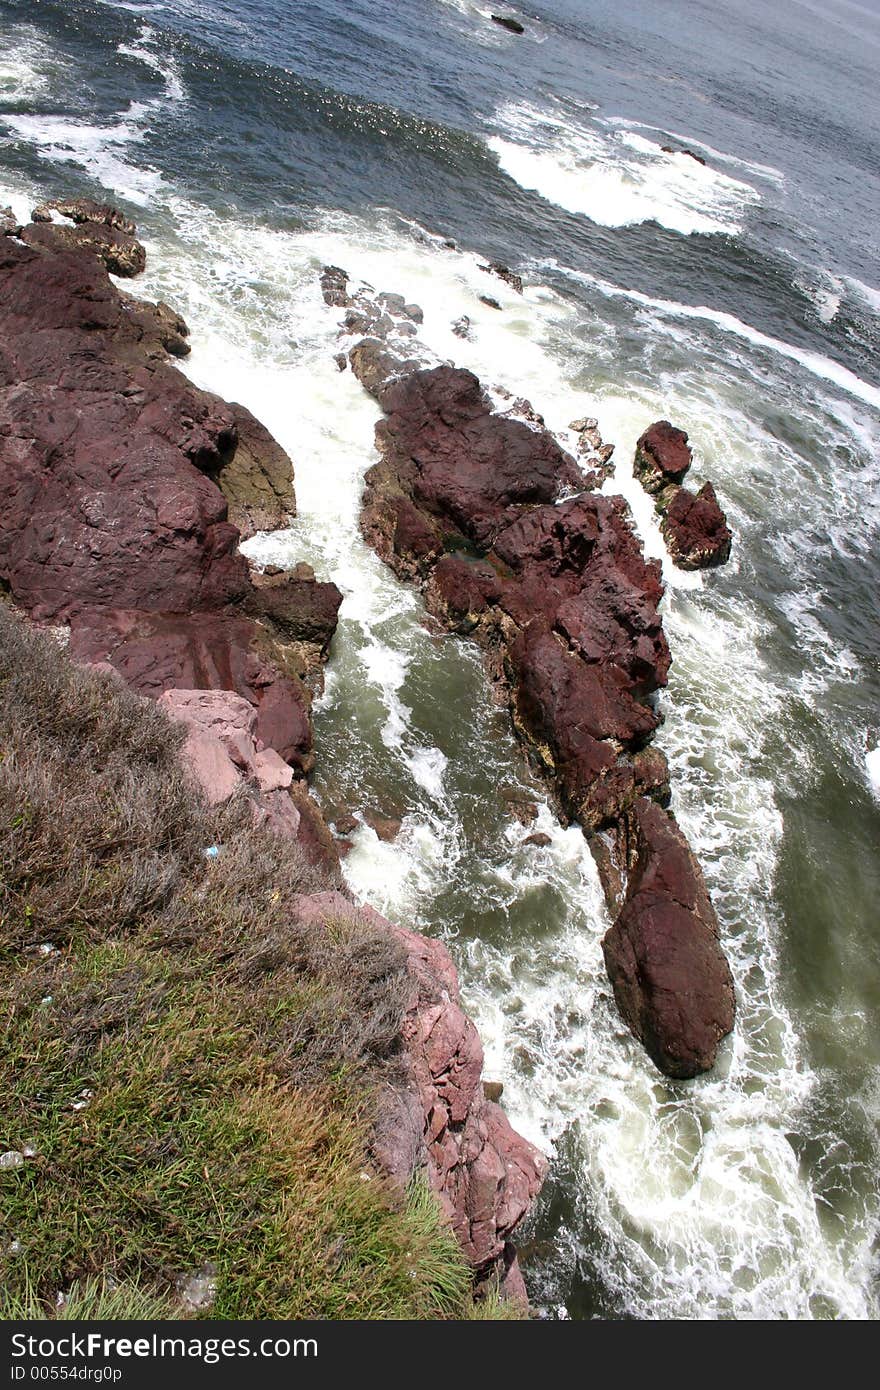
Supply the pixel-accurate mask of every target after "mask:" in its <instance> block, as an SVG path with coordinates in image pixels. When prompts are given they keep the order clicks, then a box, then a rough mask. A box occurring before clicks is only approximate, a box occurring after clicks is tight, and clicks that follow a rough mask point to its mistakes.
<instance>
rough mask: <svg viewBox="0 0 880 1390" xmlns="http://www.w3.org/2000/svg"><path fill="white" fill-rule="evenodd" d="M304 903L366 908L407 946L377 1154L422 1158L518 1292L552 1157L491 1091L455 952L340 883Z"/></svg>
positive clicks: (317, 907)
mask: <svg viewBox="0 0 880 1390" xmlns="http://www.w3.org/2000/svg"><path fill="white" fill-rule="evenodd" d="M299 911H300V913H301V915H302V917H303V919H304V920H305V921H314V922H315V923H316V924H317V923H323V922H326V921H328V920H334V919H338V918H339V917H342V918H343V919H345V918H347V917H350V916H351V915H352V914H353V913H355V912H360V913H361V914H362V915H363V916H366V917H367V918H368V920H370V921H372V922H374V923H376V924H377V925H380V926H382V927H383V928H384V930H386V931H388V932H390V933H391V934H392V935H393V936H394V937H395V938H396V939H397V940H398V941H399V942H400V943H401V945H402V946H403V947H404V949H405V950H406V954H407V960H408V965H409V975H410V981H411V989H410V996H409V1002H408V1005H407V1009H406V1016H405V1019H404V1024H403V1030H402V1038H403V1043H404V1049H405V1050H404V1059H403V1060H404V1078H403V1080H402V1082H401V1083H400V1084H399V1085H395V1086H389V1087H388V1088H387V1089H386V1091H385V1093H384V1096H383V1097H382V1101H381V1106H380V1115H379V1117H378V1122H377V1126H376V1138H375V1153H376V1157H377V1159H378V1161H379V1162H380V1163H381V1165H382V1167H383V1168H384V1169H385V1170H386V1171H387V1172H388V1173H390V1174H391V1175H392V1176H396V1177H397V1179H398V1180H399V1181H401V1182H405V1181H406V1180H407V1179H408V1178H409V1175H410V1174H411V1173H412V1172H413V1170H414V1169H415V1168H417V1167H419V1166H420V1165H424V1166H425V1167H426V1169H427V1173H428V1178H429V1181H430V1183H431V1186H432V1187H433V1189H434V1191H435V1192H436V1193H437V1194H438V1196H439V1197H440V1200H441V1202H442V1204H443V1206H444V1207H445V1209H446V1211H447V1212H448V1213H449V1216H450V1219H451V1221H452V1225H453V1228H454V1230H455V1232H456V1234H457V1235H458V1238H459V1240H460V1242H461V1245H462V1248H463V1249H464V1251H465V1252H466V1254H467V1255H468V1258H469V1259H470V1261H471V1263H472V1264H473V1266H474V1268H475V1270H477V1271H480V1272H484V1273H485V1272H487V1271H488V1270H489V1269H490V1268H492V1267H493V1266H496V1267H498V1266H499V1265H500V1266H501V1267H502V1268H504V1269H505V1271H506V1273H507V1280H508V1287H509V1290H510V1291H511V1292H514V1293H518V1292H520V1290H521V1281H519V1276H518V1271H517V1269H516V1266H515V1263H514V1259H513V1256H514V1252H513V1250H512V1247H511V1246H510V1240H509V1238H510V1235H511V1233H512V1232H513V1230H514V1229H515V1228H516V1226H517V1225H518V1223H519V1222H520V1220H521V1219H522V1217H523V1216H524V1215H525V1213H526V1211H527V1210H528V1208H529V1205H530V1203H531V1201H532V1199H533V1198H534V1197H535V1195H536V1194H537V1192H538V1191H539V1190H540V1187H541V1183H542V1181H543V1178H544V1174H545V1172H546V1169H547V1160H546V1159H545V1158H544V1156H543V1155H542V1154H541V1153H539V1152H538V1150H537V1149H535V1148H534V1147H533V1146H532V1145H531V1144H529V1143H528V1142H527V1141H526V1140H525V1139H523V1138H522V1137H521V1136H520V1135H518V1134H517V1133H516V1132H515V1131H514V1130H513V1129H512V1128H511V1126H510V1123H509V1121H508V1119H507V1117H506V1115H505V1114H504V1111H503V1110H502V1109H501V1107H500V1106H499V1105H496V1104H495V1103H494V1102H492V1101H489V1100H487V1099H486V1097H485V1094H484V1091H483V1085H482V1068H483V1049H482V1047H481V1045H480V1039H479V1037H478V1035H477V1030H476V1029H475V1027H474V1025H473V1023H472V1022H471V1020H470V1019H469V1018H468V1017H467V1015H466V1014H465V1013H464V1012H463V1010H462V1008H461V1004H460V1000H459V990H458V977H457V975H456V972H455V966H454V965H453V963H452V959H451V957H450V955H449V952H448V951H447V949H446V947H445V946H444V945H443V944H442V942H440V941H431V940H428V939H427V938H425V937H423V936H418V935H416V933H415V932H411V931H407V930H406V929H405V928H403V927H397V926H394V925H392V923H390V922H386V921H385V919H384V918H382V917H380V916H379V914H378V913H376V912H373V911H372V910H371V909H369V908H360V909H355V908H353V906H352V904H351V903H350V902H349V901H348V900H347V899H346V898H344V897H342V895H341V894H338V893H319V894H313V895H309V896H308V897H303V898H301V899H300V900H299Z"/></svg>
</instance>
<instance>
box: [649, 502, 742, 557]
mask: <svg viewBox="0 0 880 1390" xmlns="http://www.w3.org/2000/svg"><path fill="white" fill-rule="evenodd" d="M660 529H661V531H662V532H663V538H664V540H665V541H666V544H667V546H668V547H669V554H670V555H671V557H672V559H673V561H674V563H675V564H676V565H678V566H679V567H680V568H681V569H684V570H695V569H708V568H713V567H715V566H717V565H723V564H726V563H727V561H728V560H729V559H730V547H731V543H732V540H733V537H732V535H731V531H730V528H729V527H728V525H727V518H726V517H725V515H724V512H723V511H722V510H721V507H720V506H719V505H718V499H717V497H716V496H715V489H714V488H713V486H712V484H711V483H704V484H703V486H702V487H701V488H700V491H699V492H698V493H696V494H694V493H692V492H690V491H689V489H688V488H686V487H682V488H679V489H678V491H677V492H676V494H675V496H674V497H673V499H672V501H671V502H670V503H669V505H668V506H667V508H666V514H665V516H664V517H663V520H662V521H661V523H660Z"/></svg>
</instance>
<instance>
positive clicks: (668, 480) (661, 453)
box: [633, 420, 693, 493]
mask: <svg viewBox="0 0 880 1390" xmlns="http://www.w3.org/2000/svg"><path fill="white" fill-rule="evenodd" d="M692 461H693V455H692V454H691V450H690V446H689V444H688V437H687V435H686V434H685V432H684V430H680V429H677V428H676V427H675V425H671V424H670V423H669V421H668V420H658V421H657V422H656V423H655V424H653V425H651V426H649V428H648V429H646V430H645V432H644V434H643V435H641V437H640V438H639V440H638V443H637V444H636V457H635V464H634V466H633V472H634V473H635V475H636V477H637V478H638V479H639V482H640V483H641V484H642V487H643V488H644V489H645V491H646V492H651V493H658V492H661V491H662V489H663V488H666V487H669V486H670V484H672V485H673V486H680V484H681V482H682V479H683V478H684V475H685V474H686V473H687V471H688V469H689V468H690V466H691V463H692Z"/></svg>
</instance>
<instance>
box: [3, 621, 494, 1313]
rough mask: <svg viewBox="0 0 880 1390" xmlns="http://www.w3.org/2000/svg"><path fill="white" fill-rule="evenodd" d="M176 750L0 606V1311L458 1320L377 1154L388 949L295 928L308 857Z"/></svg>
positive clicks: (311, 876) (461, 1276)
mask: <svg viewBox="0 0 880 1390" xmlns="http://www.w3.org/2000/svg"><path fill="white" fill-rule="evenodd" d="M179 741H180V734H179V732H178V731H177V730H175V728H174V727H173V726H172V725H171V724H170V723H169V722H168V721H167V720H166V719H165V718H164V716H162V715H161V714H160V712H159V711H158V710H156V709H155V707H153V706H152V705H151V704H149V703H145V702H143V701H141V700H140V699H138V698H136V697H135V696H133V695H131V694H130V693H129V692H128V691H127V690H125V689H124V688H123V687H122V686H121V685H120V684H119V683H118V682H117V681H115V680H114V679H113V678H112V677H106V676H104V675H102V674H100V673H97V672H90V671H85V670H82V669H80V668H77V667H76V666H74V665H72V664H71V662H70V661H69V660H68V659H67V657H66V656H65V655H64V653H63V652H62V651H61V650H60V649H59V647H58V646H57V644H56V643H54V642H53V641H52V640H51V638H48V637H46V636H44V635H41V634H38V633H36V632H34V631H32V630H31V629H30V628H29V627H28V626H27V625H26V624H25V623H24V622H23V621H22V620H21V619H20V618H18V617H17V616H16V615H15V614H14V613H12V612H11V611H10V609H9V608H8V607H7V606H6V605H5V604H3V603H0V1010H2V1016H3V1024H4V1031H5V1038H4V1046H3V1052H2V1061H0V1288H2V1289H3V1293H2V1294H0V1317H5V1318H11V1317H16V1316H46V1315H47V1314H48V1315H52V1314H53V1312H54V1311H55V1310H56V1308H57V1307H58V1306H59V1294H60V1295H61V1296H62V1298H61V1307H62V1309H63V1308H64V1306H65V1305H64V1297H65V1296H66V1297H67V1300H68V1301H67V1304H66V1307H67V1309H68V1310H69V1314H68V1315H71V1316H72V1315H74V1310H76V1313H75V1315H76V1316H80V1317H82V1316H87V1315H91V1316H96V1315H102V1314H103V1315H106V1316H117V1317H125V1316H147V1317H149V1316H166V1317H187V1316H200V1315H201V1316H205V1315H207V1316H210V1317H215V1318H293V1319H299V1318H371V1319H372V1318H419V1319H423V1318H435V1317H441V1318H442V1317H466V1316H474V1305H473V1302H472V1300H471V1295H470V1289H471V1280H470V1273H469V1270H468V1269H467V1267H466V1265H465V1263H464V1261H463V1258H462V1256H461V1254H460V1252H459V1249H458V1246H457V1244H456V1242H455V1240H454V1238H453V1236H452V1234H451V1232H450V1230H449V1228H448V1226H447V1224H446V1222H445V1219H444V1218H443V1216H442V1214H441V1213H440V1210H439V1208H438V1206H437V1204H436V1201H435V1199H434V1198H433V1196H432V1195H431V1194H430V1193H429V1192H428V1191H427V1188H426V1187H425V1185H424V1184H423V1183H421V1182H419V1181H415V1182H414V1183H413V1184H412V1185H411V1187H410V1190H409V1192H408V1193H407V1194H406V1195H402V1194H400V1193H399V1192H397V1191H395V1190H394V1189H393V1188H392V1187H391V1186H390V1185H389V1184H388V1183H387V1182H386V1181H385V1180H384V1178H383V1177H382V1176H381V1175H380V1174H379V1173H378V1172H377V1171H376V1170H375V1168H374V1167H373V1166H372V1165H371V1164H370V1162H369V1158H368V1144H369V1125H370V1114H371V1100H372V1096H373V1094H374V1090H375V1087H377V1086H378V1085H380V1084H382V1082H383V1080H387V1079H389V1078H391V1077H393V1074H394V1071H395V1067H396V1066H397V1064H398V1049H399V1029H400V1023H401V1018H402V1013H403V1009H404V1001H405V997H406V962H405V958H404V955H403V952H402V950H401V948H400V947H399V946H398V945H397V944H396V943H395V942H394V941H393V940H391V939H390V938H389V936H388V935H386V934H385V933H383V932H381V931H379V930H377V929H376V927H374V926H370V925H368V924H367V923H366V922H363V923H361V922H359V921H355V922H354V923H353V924H352V923H351V922H347V923H345V924H343V923H339V922H334V921H327V922H326V923H325V924H324V926H323V928H319V929H316V928H314V927H306V926H304V925H303V924H302V923H301V922H300V921H299V920H298V919H297V916H296V913H295V911H294V910H293V909H292V907H291V904H292V901H293V899H294V898H295V896H296V895H297V894H298V893H303V892H310V891H313V890H314V889H317V888H320V887H322V886H323V885H322V884H321V882H320V881H319V878H318V876H317V873H316V870H314V869H313V868H312V867H311V866H310V865H309V864H308V863H307V862H306V861H305V860H304V859H303V858H302V856H301V853H300V851H299V850H298V848H297V846H296V845H295V844H293V843H291V842H290V841H287V840H281V839H279V838H276V837H274V836H273V835H271V833H268V832H266V831H260V830H254V829H253V828H252V823H251V817H250V814H249V812H248V809H247V805H246V804H245V802H244V801H242V802H241V803H235V802H233V803H232V804H230V805H228V806H227V807H225V808H223V809H222V810H221V811H219V812H217V811H210V810H208V809H207V808H206V807H205V805H204V803H203V801H202V800H201V798H200V795H199V793H198V792H197V791H196V789H195V788H194V787H193V786H192V785H191V784H190V783H189V782H188V781H187V779H186V777H185V775H184V773H183V771H182V770H181V767H180V765H179V762H178V759H177V748H178V745H179ZM210 846H219V847H220V848H219V852H218V853H217V854H216V855H213V856H209V855H206V853H205V851H206V849H208V847H210ZM486 1312H487V1313H490V1308H489V1307H487V1308H486ZM477 1315H478V1316H479V1315H480V1314H479V1313H478V1314H477Z"/></svg>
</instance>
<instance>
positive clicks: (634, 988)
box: [602, 798, 734, 1077]
mask: <svg viewBox="0 0 880 1390" xmlns="http://www.w3.org/2000/svg"><path fill="white" fill-rule="evenodd" d="M620 831H621V833H622V835H623V836H624V838H625V840H626V860H627V863H628V868H629V873H628V880H627V885H626V894H625V898H624V902H623V907H622V909H621V911H620V913H619V914H618V917H617V919H616V921H615V923H614V925H613V927H612V928H611V930H610V931H609V932H608V933H607V934H606V936H605V939H604V941H603V942H602V950H603V952H604V955H605V964H606V967H607V970H608V975H609V978H610V980H611V983H612V985H613V987H614V995H615V998H616V1000H617V1003H618V1006H619V1008H620V1011H621V1013H622V1014H623V1016H624V1018H625V1019H626V1020H627V1022H628V1023H629V1024H630V1027H631V1028H632V1029H633V1032H634V1033H635V1034H636V1036H637V1037H638V1038H639V1039H640V1040H641V1041H642V1042H643V1043H644V1045H645V1047H646V1048H647V1050H648V1052H649V1053H650V1055H651V1057H652V1058H653V1059H654V1061H655V1062H656V1064H657V1066H658V1067H659V1068H660V1070H661V1071H664V1072H666V1074H667V1075H668V1076H675V1077H691V1076H696V1075H698V1074H699V1073H700V1072H703V1071H706V1070H707V1069H708V1068H709V1067H710V1066H711V1065H712V1063H713V1061H714V1059H715V1053H716V1050H717V1047H718V1043H719V1041H720V1039H721V1038H723V1037H724V1036H725V1034H726V1033H729V1032H730V1030H731V1028H732V1027H733V1021H734V996H733V980H732V978H731V974H730V967H729V966H728V964H727V961H726V959H725V956H724V952H723V951H722V949H721V946H720V943H719V940H718V920H717V918H716V916H715V910H714V908H713V907H712V904H711V901H710V899H709V894H708V892H707V891H706V885H705V883H704V881H703V875H702V872H701V870H700V866H699V864H698V863H697V861H696V859H695V858H694V855H693V853H692V851H691V850H690V848H689V846H688V844H687V841H686V840H685V838H684V836H683V835H682V833H681V830H680V829H679V827H678V826H677V825H676V823H675V821H674V820H673V819H672V817H671V816H670V815H669V814H668V813H667V812H666V811H664V810H662V809H661V808H660V807H659V806H657V805H656V804H654V803H653V802H650V801H646V800H645V799H644V798H640V799H639V800H637V801H636V802H635V803H634V804H633V806H632V808H631V809H630V810H629V811H628V812H627V815H626V816H625V818H624V820H623V823H622V825H621V827H620Z"/></svg>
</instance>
